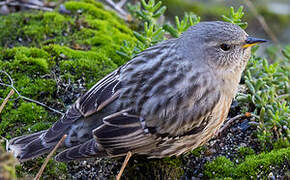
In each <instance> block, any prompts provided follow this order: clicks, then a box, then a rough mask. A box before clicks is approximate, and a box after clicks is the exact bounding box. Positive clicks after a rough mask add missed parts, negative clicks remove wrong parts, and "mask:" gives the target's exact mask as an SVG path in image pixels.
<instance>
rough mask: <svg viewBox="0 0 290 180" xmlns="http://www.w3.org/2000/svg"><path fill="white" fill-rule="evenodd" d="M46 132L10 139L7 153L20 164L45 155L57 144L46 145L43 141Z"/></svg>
mask: <svg viewBox="0 0 290 180" xmlns="http://www.w3.org/2000/svg"><path fill="white" fill-rule="evenodd" d="M46 132H47V130H45V131H40V132H36V133H34V134H29V135H24V136H20V137H16V138H14V139H11V140H10V141H9V143H8V145H7V151H9V152H12V153H13V154H14V156H15V157H16V158H17V159H18V160H19V161H21V162H23V161H26V160H29V159H32V158H35V157H38V156H40V155H42V154H45V153H46V152H49V151H51V150H52V149H53V148H54V146H55V145H56V144H57V141H53V142H50V143H47V142H46V141H45V140H44V136H45V134H46Z"/></svg>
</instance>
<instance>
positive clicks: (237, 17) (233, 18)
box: [222, 6, 248, 29]
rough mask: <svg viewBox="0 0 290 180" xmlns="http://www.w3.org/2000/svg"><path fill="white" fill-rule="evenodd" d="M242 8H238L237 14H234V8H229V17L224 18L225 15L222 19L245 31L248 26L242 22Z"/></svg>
mask: <svg viewBox="0 0 290 180" xmlns="http://www.w3.org/2000/svg"><path fill="white" fill-rule="evenodd" d="M243 9H244V7H243V6H240V7H239V9H238V10H237V12H235V10H234V8H233V7H231V8H230V15H229V16H226V15H222V19H223V20H224V21H226V22H230V23H233V24H236V25H238V26H240V27H241V28H243V29H246V28H247V26H248V23H247V22H242V20H241V19H242V17H243V16H244V12H243Z"/></svg>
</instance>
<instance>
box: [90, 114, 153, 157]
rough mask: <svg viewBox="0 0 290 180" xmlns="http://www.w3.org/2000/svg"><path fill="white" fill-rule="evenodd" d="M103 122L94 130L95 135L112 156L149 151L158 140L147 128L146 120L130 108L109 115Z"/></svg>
mask: <svg viewBox="0 0 290 180" xmlns="http://www.w3.org/2000/svg"><path fill="white" fill-rule="evenodd" d="M103 122H104V124H103V125H101V126H99V127H98V128H96V129H95V130H93V135H94V137H95V138H96V140H97V142H98V144H100V145H101V146H102V148H104V149H105V151H106V152H107V153H108V154H109V155H110V156H120V155H125V154H126V153H127V152H128V151H133V152H138V153H142V152H148V150H151V149H154V147H155V146H156V143H157V142H158V141H156V140H155V139H154V137H153V136H152V135H151V134H150V133H149V131H148V130H147V129H146V127H145V120H144V119H143V118H142V117H140V116H137V115H134V114H133V113H132V112H130V110H123V111H120V112H117V113H114V114H112V115H110V116H107V117H105V118H104V119H103Z"/></svg>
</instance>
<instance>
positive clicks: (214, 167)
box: [204, 147, 290, 178]
mask: <svg viewBox="0 0 290 180" xmlns="http://www.w3.org/2000/svg"><path fill="white" fill-rule="evenodd" d="M289 159H290V148H289V147H288V148H284V149H280V150H273V151H271V152H269V153H265V152H264V153H261V154H259V155H249V156H247V157H246V159H245V161H243V162H242V163H240V164H234V163H233V162H231V161H230V160H229V159H227V158H226V157H224V156H221V157H218V158H216V159H215V160H214V161H212V162H209V163H207V164H206V165H205V167H204V168H205V170H204V174H205V175H206V176H207V177H209V178H216V177H219V178H221V177H232V178H253V177H257V176H258V175H262V176H263V177H265V178H266V177H267V175H268V174H269V173H270V172H271V169H270V166H275V165H277V166H281V165H282V164H284V163H286V162H287V161H289Z"/></svg>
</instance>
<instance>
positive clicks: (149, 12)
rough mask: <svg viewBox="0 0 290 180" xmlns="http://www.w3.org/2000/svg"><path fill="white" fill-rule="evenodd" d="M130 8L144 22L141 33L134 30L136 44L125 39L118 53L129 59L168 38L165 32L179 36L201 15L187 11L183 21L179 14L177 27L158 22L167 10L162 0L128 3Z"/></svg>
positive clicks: (196, 21) (198, 19)
mask: <svg viewBox="0 0 290 180" xmlns="http://www.w3.org/2000/svg"><path fill="white" fill-rule="evenodd" d="M128 9H129V11H130V13H131V15H132V16H133V17H135V18H136V19H138V20H140V21H141V22H142V24H143V31H142V32H141V33H139V32H136V31H135V32H134V35H135V37H136V38H137V43H136V45H135V46H132V45H131V44H130V43H128V42H127V41H124V46H123V48H122V49H121V50H119V51H117V53H118V54H120V55H122V56H123V57H125V58H127V59H131V58H133V57H134V56H135V55H136V54H138V53H140V52H141V51H143V50H145V49H146V48H148V47H150V46H152V45H154V44H156V43H158V42H161V41H163V40H164V39H166V38H165V33H169V34H170V35H171V36H173V37H179V35H180V34H181V33H182V32H184V31H186V30H187V28H189V27H190V26H193V25H195V24H197V23H198V22H199V21H200V17H198V16H196V15H195V14H194V13H193V12H190V13H185V15H184V17H183V19H182V20H181V21H180V20H179V18H178V17H177V16H176V17H175V23H176V24H175V26H176V27H173V26H172V25H170V24H165V23H160V22H158V21H160V19H159V17H160V16H162V15H163V14H164V12H165V10H166V7H165V6H162V3H161V1H159V2H158V3H155V0H149V1H148V3H146V2H145V0H141V3H136V4H135V5H132V4H128Z"/></svg>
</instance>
